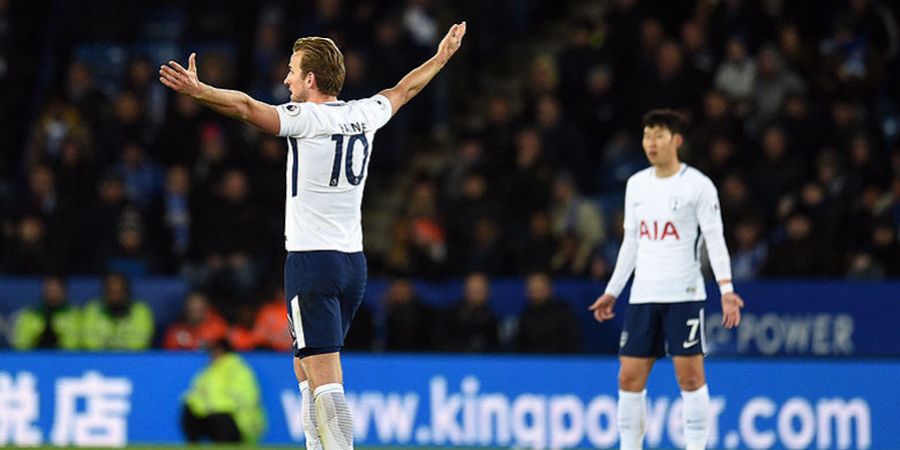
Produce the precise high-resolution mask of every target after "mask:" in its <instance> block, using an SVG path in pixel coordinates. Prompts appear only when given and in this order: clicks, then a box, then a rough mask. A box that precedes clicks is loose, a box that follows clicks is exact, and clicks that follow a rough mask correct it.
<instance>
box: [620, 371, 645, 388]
mask: <svg viewBox="0 0 900 450" xmlns="http://www.w3.org/2000/svg"><path fill="white" fill-rule="evenodd" d="M646 382H647V378H646V377H644V376H641V374H637V373H633V372H626V371H620V372H619V389H621V390H623V391H628V392H639V391H642V390H644V384H646Z"/></svg>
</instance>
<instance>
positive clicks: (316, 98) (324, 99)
mask: <svg viewBox="0 0 900 450" xmlns="http://www.w3.org/2000/svg"><path fill="white" fill-rule="evenodd" d="M306 101H307V102H310V103H328V102H336V101H337V96H335V95H325V94H322V93H320V92H312V93H310V94H309V98H308V99H306Z"/></svg>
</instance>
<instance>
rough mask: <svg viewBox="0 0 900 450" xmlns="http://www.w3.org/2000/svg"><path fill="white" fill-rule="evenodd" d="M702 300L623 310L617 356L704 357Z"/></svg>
mask: <svg viewBox="0 0 900 450" xmlns="http://www.w3.org/2000/svg"><path fill="white" fill-rule="evenodd" d="M705 304H706V302H705V301H704V300H700V301H686V302H679V303H633V304H629V305H628V310H627V311H625V325H624V326H623V327H622V335H621V337H620V338H619V355H620V356H634V357H638V358H662V357H664V356H666V355H667V354H669V355H672V356H689V355H698V354H704V355H705V354H706V335H705V333H704V325H705V322H704V320H705V319H704V317H703V307H704V305H705Z"/></svg>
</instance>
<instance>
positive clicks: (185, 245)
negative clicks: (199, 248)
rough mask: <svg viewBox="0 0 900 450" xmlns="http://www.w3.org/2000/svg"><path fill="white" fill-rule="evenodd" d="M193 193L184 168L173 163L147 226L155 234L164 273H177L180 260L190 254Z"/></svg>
mask: <svg viewBox="0 0 900 450" xmlns="http://www.w3.org/2000/svg"><path fill="white" fill-rule="evenodd" d="M192 193H193V190H192V186H191V176H190V173H189V172H188V170H187V168H186V167H184V166H179V165H176V166H172V167H170V168H169V171H168V174H167V175H166V184H165V188H164V190H163V193H162V196H161V197H160V198H159V199H158V200H157V202H156V204H154V205H153V206H152V207H151V209H150V211H151V212H150V214H149V218H150V220H151V223H152V225H150V226H151V227H152V228H153V229H155V232H156V234H157V239H158V240H159V245H158V247H157V252H158V255H159V257H160V259H161V263H160V265H161V266H162V270H163V271H164V272H166V273H178V272H179V270H180V269H181V266H182V262H183V261H185V260H186V259H188V257H189V256H191V255H190V251H191V249H192V247H191V246H192V244H193V239H192V237H193V233H192V226H193V225H194V217H193V216H192V215H191V205H193V204H194V203H195V202H196V200H197V199H196V197H195V196H194V195H192Z"/></svg>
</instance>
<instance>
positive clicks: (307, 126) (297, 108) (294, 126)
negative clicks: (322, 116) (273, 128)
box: [275, 102, 316, 138]
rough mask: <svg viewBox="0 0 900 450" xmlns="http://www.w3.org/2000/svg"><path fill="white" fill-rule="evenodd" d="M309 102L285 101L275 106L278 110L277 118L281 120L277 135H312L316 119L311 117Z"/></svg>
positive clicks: (299, 136)
mask: <svg viewBox="0 0 900 450" xmlns="http://www.w3.org/2000/svg"><path fill="white" fill-rule="evenodd" d="M311 108H312V107H311V106H310V104H309V103H296V102H291V103H285V104H283V105H278V106H276V107H275V111H278V120H279V121H280V122H281V124H280V129H279V131H278V135H279V136H281V137H297V138H302V137H307V136H312V135H313V134H315V133H314V128H315V124H316V120H315V118H314V117H313V114H312V111H311Z"/></svg>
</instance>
